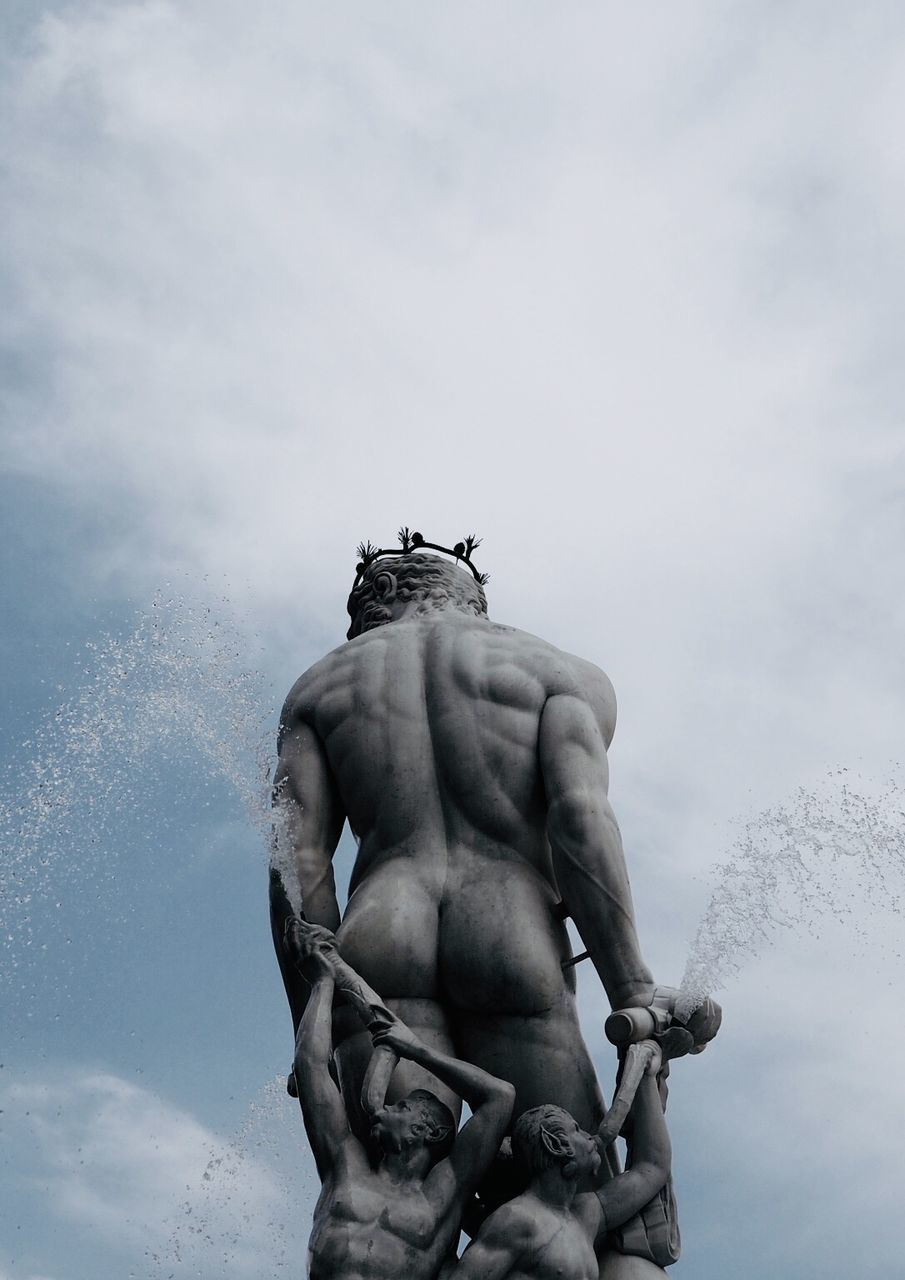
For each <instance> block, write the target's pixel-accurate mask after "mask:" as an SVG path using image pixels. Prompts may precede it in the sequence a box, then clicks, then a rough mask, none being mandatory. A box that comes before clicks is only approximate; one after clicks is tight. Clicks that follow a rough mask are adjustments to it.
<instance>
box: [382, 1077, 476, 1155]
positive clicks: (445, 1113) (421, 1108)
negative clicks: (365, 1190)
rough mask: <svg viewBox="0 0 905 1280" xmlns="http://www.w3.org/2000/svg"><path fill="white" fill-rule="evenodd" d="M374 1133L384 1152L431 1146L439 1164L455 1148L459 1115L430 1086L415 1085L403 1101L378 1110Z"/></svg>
mask: <svg viewBox="0 0 905 1280" xmlns="http://www.w3.org/2000/svg"><path fill="white" fill-rule="evenodd" d="M371 1133H372V1136H373V1137H374V1139H375V1140H376V1141H377V1142H378V1143H379V1145H380V1148H381V1150H382V1151H383V1152H384V1154H387V1153H388V1152H391V1151H392V1152H402V1151H408V1150H411V1148H413V1147H427V1148H428V1150H429V1151H430V1155H431V1161H432V1163H434V1164H436V1162H437V1161H438V1160H442V1159H443V1158H444V1157H445V1156H447V1155H449V1153H450V1151H451V1150H452V1145H453V1142H454V1141H455V1137H456V1118H455V1116H454V1115H453V1113H452V1112H451V1111H450V1109H449V1107H447V1106H446V1105H445V1104H444V1103H442V1102H441V1101H440V1099H439V1098H438V1097H437V1096H436V1094H433V1093H431V1092H430V1090H429V1089H415V1090H414V1092H412V1093H410V1094H409V1095H408V1097H405V1098H403V1099H402V1100H401V1101H400V1102H394V1103H392V1104H391V1105H390V1106H386V1107H382V1108H381V1109H380V1111H378V1112H376V1113H375V1115H374V1118H373V1120H372V1121H371Z"/></svg>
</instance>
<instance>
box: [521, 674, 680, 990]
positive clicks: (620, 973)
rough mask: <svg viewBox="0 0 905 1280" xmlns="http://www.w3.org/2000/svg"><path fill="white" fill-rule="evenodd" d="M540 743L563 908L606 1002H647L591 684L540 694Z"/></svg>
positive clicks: (649, 980)
mask: <svg viewBox="0 0 905 1280" xmlns="http://www.w3.org/2000/svg"><path fill="white" fill-rule="evenodd" d="M598 675H599V677H600V680H601V681H606V677H605V676H604V675H603V673H602V672H599V673H598ZM607 686H608V682H607ZM539 749H540V763H541V772H542V775H543V780H544V788H545V791H546V797H547V835H548V837H549V840H550V847H551V850H552V853H553V869H554V873H555V875H556V882H557V885H558V887H559V891H560V893H561V895H562V897H563V900H564V902H565V904H566V908H567V909H568V911H569V914H570V915H571V916H572V919H573V920H574V921H575V924H576V927H577V928H578V931H579V933H580V934H581V937H582V940H583V941H584V944H585V946H586V947H587V949H588V951H589V952H590V955H591V959H592V961H593V963H594V967H595V968H596V970H597V972H598V974H599V975H600V980H601V982H602V983H603V985H604V988H605V989H606V993H607V995H608V997H609V1000H610V1004H611V1005H612V1007H613V1008H614V1009H615V1008H620V1007H623V1006H625V1005H631V1004H643V1003H646V1002H647V1001H648V1000H649V999H650V997H651V995H652V994H653V987H654V983H653V975H652V974H651V972H650V970H649V969H648V967H647V965H646V964H645V963H644V960H643V959H642V956H641V949H640V946H639V944H638V935H637V932H636V929H635V916H634V910H633V907H632V894H631V888H630V886H629V879H628V872H627V870H626V866H625V855H624V854H623V851H622V837H621V835H620V832H619V827H618V825H617V823H616V816H615V814H614V813H613V810H612V807H611V805H610V802H609V800H608V799H607V786H608V783H609V765H608V761H607V753H606V749H607V743H606V740H605V737H604V724H603V716H602V714H601V709H600V707H599V706H596V705H595V696H594V692H593V691H590V694H589V692H588V691H586V690H585V689H583V688H580V687H576V688H575V689H574V690H569V691H567V692H562V693H555V694H553V696H551V697H549V698H548V699H547V702H546V704H545V706H544V710H543V713H542V715H541V721H540V733H539Z"/></svg>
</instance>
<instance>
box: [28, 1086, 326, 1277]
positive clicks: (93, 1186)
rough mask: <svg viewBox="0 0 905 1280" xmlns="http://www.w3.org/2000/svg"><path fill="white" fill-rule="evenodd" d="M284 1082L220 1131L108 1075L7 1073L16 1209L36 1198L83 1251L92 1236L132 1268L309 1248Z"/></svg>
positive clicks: (175, 1270) (245, 1272)
mask: <svg viewBox="0 0 905 1280" xmlns="http://www.w3.org/2000/svg"><path fill="white" fill-rule="evenodd" d="M281 1089H282V1086H281V1085H280V1087H279V1088H278V1087H276V1086H274V1087H272V1088H269V1089H267V1090H265V1091H264V1092H263V1094H262V1096H261V1098H259V1099H256V1100H254V1101H253V1102H252V1104H251V1106H250V1108H249V1112H248V1116H247V1118H246V1121H245V1123H244V1125H243V1128H242V1130H241V1131H240V1132H239V1133H238V1134H237V1135H236V1136H235V1137H234V1138H233V1139H232V1140H225V1139H223V1138H221V1137H220V1136H218V1135H217V1134H215V1133H213V1132H211V1131H210V1130H209V1129H207V1128H205V1126H204V1125H202V1124H201V1123H200V1122H199V1121H198V1120H197V1119H196V1118H195V1117H193V1116H192V1115H190V1114H189V1113H187V1112H186V1111H184V1110H183V1109H181V1108H178V1107H174V1106H173V1105H171V1104H169V1103H167V1102H166V1101H165V1100H163V1099H161V1098H160V1097H158V1096H156V1095H155V1094H154V1093H152V1092H151V1091H149V1090H147V1089H144V1088H142V1087H140V1086H138V1085H135V1084H133V1083H130V1082H129V1081H126V1080H123V1079H122V1078H120V1077H117V1076H114V1075H110V1074H90V1073H86V1072H84V1071H82V1070H76V1071H74V1072H72V1071H65V1072H63V1073H62V1074H61V1075H60V1074H58V1076H57V1078H55V1079H50V1078H47V1077H45V1078H44V1079H42V1080H41V1081H34V1080H31V1081H29V1083H27V1084H13V1085H10V1086H8V1087H7V1088H6V1089H5V1091H4V1099H3V1107H4V1111H5V1112H6V1115H7V1119H8V1120H9V1122H10V1127H11V1131H12V1133H11V1136H12V1143H13V1145H14V1146H15V1148H16V1152H17V1155H18V1157H19V1159H20V1161H21V1163H20V1173H19V1176H18V1178H16V1179H14V1187H13V1189H14V1191H15V1193H16V1199H17V1201H18V1202H19V1204H20V1206H22V1205H24V1206H25V1207H24V1208H20V1212H22V1213H23V1214H24V1215H25V1216H26V1217H27V1216H29V1214H30V1213H33V1212H34V1209H35V1206H34V1200H35V1199H37V1200H38V1202H39V1203H40V1206H41V1207H40V1210H39V1212H40V1214H41V1215H46V1214H47V1213H50V1214H51V1215H52V1216H53V1218H54V1219H56V1222H55V1229H54V1234H55V1235H56V1236H57V1237H58V1238H59V1240H61V1241H63V1242H65V1241H67V1240H68V1241H70V1242H71V1245H70V1247H75V1248H76V1251H77V1255H78V1256H79V1257H80V1258H83V1257H84V1251H85V1249H86V1248H87V1249H88V1250H91V1249H98V1248H100V1249H103V1250H105V1251H106V1253H107V1256H110V1253H111V1251H112V1255H113V1256H114V1257H121V1258H122V1259H124V1260H127V1261H128V1265H129V1267H130V1274H146V1275H148V1276H153V1275H158V1274H159V1275H189V1274H197V1271H196V1270H194V1268H201V1269H202V1270H203V1271H207V1272H210V1271H212V1270H216V1271H217V1273H218V1274H222V1275H228V1276H236V1277H242V1276H252V1275H258V1274H260V1268H261V1266H262V1265H266V1266H268V1267H269V1269H270V1270H272V1271H279V1270H281V1269H282V1268H283V1267H285V1266H288V1265H289V1257H290V1251H291V1250H297V1249H299V1248H304V1245H305V1241H306V1239H307V1232H308V1221H307V1218H308V1217H309V1216H310V1212H311V1209H312V1208H313V1203H314V1197H315V1195H316V1191H315V1187H316V1178H315V1177H314V1173H313V1166H312V1165H311V1163H310V1160H309V1159H308V1158H307V1157H303V1156H302V1155H301V1151H302V1149H303V1141H302V1129H301V1118H300V1117H299V1116H298V1114H297V1113H296V1111H294V1110H291V1109H290V1108H289V1106H288V1104H285V1103H284V1102H283V1100H282V1097H281ZM294 1139H295V1140H294ZM306 1199H308V1200H310V1204H308V1206H307V1210H306V1207H305V1202H306ZM29 1203H31V1204H32V1208H31V1210H29V1208H28V1205H29ZM39 1247H40V1242H39V1241H38V1240H37V1239H34V1240H32V1242H31V1248H32V1249H36V1248H39ZM89 1256H90V1254H89ZM51 1257H53V1254H52V1253H51ZM264 1260H266V1263H265V1262H264Z"/></svg>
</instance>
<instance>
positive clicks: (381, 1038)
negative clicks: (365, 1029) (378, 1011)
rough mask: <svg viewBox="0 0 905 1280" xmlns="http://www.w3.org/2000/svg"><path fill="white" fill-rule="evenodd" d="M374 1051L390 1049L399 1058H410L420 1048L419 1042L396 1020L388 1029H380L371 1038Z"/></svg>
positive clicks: (402, 1023)
mask: <svg viewBox="0 0 905 1280" xmlns="http://www.w3.org/2000/svg"><path fill="white" fill-rule="evenodd" d="M371 1039H372V1040H373V1042H374V1048H375V1049H381V1048H386V1049H392V1050H393V1052H394V1053H395V1054H397V1055H398V1056H399V1057H400V1058H411V1057H412V1056H413V1055H414V1053H415V1052H417V1050H418V1049H420V1048H421V1041H420V1040H419V1039H418V1037H417V1036H416V1035H415V1033H414V1031H410V1030H409V1029H408V1027H407V1026H406V1025H405V1023H404V1022H400V1021H399V1020H398V1019H397V1020H396V1021H395V1022H394V1023H393V1024H392V1026H389V1027H381V1028H380V1030H378V1031H375V1032H374V1033H373V1035H372V1037H371Z"/></svg>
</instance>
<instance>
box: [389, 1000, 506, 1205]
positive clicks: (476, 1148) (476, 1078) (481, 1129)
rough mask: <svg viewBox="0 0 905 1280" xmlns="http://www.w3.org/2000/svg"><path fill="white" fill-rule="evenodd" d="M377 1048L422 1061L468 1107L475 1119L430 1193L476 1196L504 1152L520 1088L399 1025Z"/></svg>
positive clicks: (434, 1177)
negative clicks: (485, 1176) (502, 1146)
mask: <svg viewBox="0 0 905 1280" xmlns="http://www.w3.org/2000/svg"><path fill="white" fill-rule="evenodd" d="M374 1044H375V1045H388V1046H389V1047H390V1048H391V1049H393V1050H394V1051H395V1052H396V1053H397V1054H398V1055H399V1056H400V1057H401V1058H408V1059H409V1060H410V1061H411V1062H417V1063H418V1064H419V1065H420V1066H422V1067H424V1068H425V1069H426V1070H428V1071H430V1072H432V1074H433V1075H435V1076H436V1077H437V1079H438V1080H442V1081H443V1083H444V1084H445V1085H448V1086H449V1088H450V1089H452V1090H453V1092H454V1093H457V1094H458V1095H459V1097H460V1098H463V1099H464V1100H465V1102H467V1103H468V1105H469V1107H470V1108H471V1112H472V1114H471V1117H470V1118H469V1120H468V1121H467V1122H466V1124H464V1125H463V1126H462V1128H461V1130H460V1131H459V1134H458V1136H457V1137H456V1140H455V1143H454V1144H453V1149H452V1153H451V1154H450V1156H449V1158H448V1159H447V1160H443V1161H441V1162H440V1164H438V1165H436V1166H435V1167H434V1169H433V1170H432V1171H431V1174H430V1176H429V1178H428V1180H427V1183H426V1185H425V1190H426V1192H427V1194H428V1195H429V1196H433V1197H435V1198H438V1199H439V1200H441V1201H443V1202H448V1201H449V1200H450V1199H451V1198H452V1197H455V1196H458V1197H460V1198H463V1199H464V1198H465V1197H467V1196H470V1195H471V1193H472V1191H474V1189H475V1187H476V1186H477V1184H478V1183H479V1182H480V1180H481V1177H482V1176H483V1174H484V1173H485V1172H486V1170H487V1168H488V1166H489V1165H490V1162H491V1161H492V1160H493V1158H494V1156H495V1155H496V1153H497V1151H498V1150H499V1146H500V1143H501V1141H502V1140H503V1136H504V1134H505V1132H506V1127H507V1125H508V1124H509V1121H510V1119H511V1117H512V1107H513V1105H514V1103H515V1089H514V1088H513V1087H512V1085H511V1084H510V1083H509V1081H508V1080H498V1079H497V1077H496V1076H492V1075H490V1074H489V1073H488V1072H486V1071H482V1070H481V1068H480V1067H475V1066H473V1065H472V1064H471V1063H470V1062H461V1061H459V1059H458V1058H450V1057H448V1056H447V1055H446V1054H445V1053H440V1052H438V1051H437V1050H436V1049H432V1048H431V1047H430V1046H429V1045H426V1044H422V1043H421V1041H420V1040H419V1039H418V1038H417V1036H415V1035H414V1034H413V1032H411V1031H410V1030H409V1029H408V1027H406V1026H405V1024H404V1023H401V1022H399V1021H396V1022H395V1023H394V1024H393V1026H392V1027H390V1028H389V1029H388V1030H387V1031H383V1032H379V1033H378V1034H377V1035H375V1036H374Z"/></svg>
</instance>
